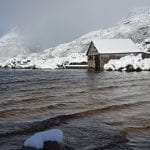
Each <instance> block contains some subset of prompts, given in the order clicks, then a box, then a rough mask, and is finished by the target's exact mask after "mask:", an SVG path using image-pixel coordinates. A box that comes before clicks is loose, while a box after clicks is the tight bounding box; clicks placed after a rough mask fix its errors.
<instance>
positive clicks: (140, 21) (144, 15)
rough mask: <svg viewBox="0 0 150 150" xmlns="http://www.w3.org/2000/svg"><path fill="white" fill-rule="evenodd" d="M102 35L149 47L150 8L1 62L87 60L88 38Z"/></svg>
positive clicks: (37, 64)
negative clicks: (37, 50)
mask: <svg viewBox="0 0 150 150" xmlns="http://www.w3.org/2000/svg"><path fill="white" fill-rule="evenodd" d="M102 38H130V39H132V40H133V41H134V42H135V43H137V45H138V46H139V47H140V48H142V49H143V50H144V51H150V8H147V9H144V10H142V9H141V10H140V9H139V10H136V11H133V12H131V13H130V15H129V16H128V17H127V18H125V19H123V20H121V21H120V22H119V23H118V24H116V26H114V27H111V28H108V29H101V30H98V31H94V32H90V33H88V34H85V35H83V36H81V37H80V38H78V39H76V40H74V41H72V42H70V43H66V44H61V45H58V46H57V47H54V48H49V49H46V50H44V51H43V52H40V53H33V54H30V55H29V56H26V55H23V56H17V57H15V58H11V59H10V58H9V59H7V60H5V61H4V59H3V60H2V59H1V60H0V66H2V67H10V68H11V67H13V68H28V67H29V68H30V67H31V68H32V67H34V68H52V69H53V68H57V66H58V65H62V64H69V63H71V62H83V61H86V56H85V53H86V51H87V49H88V47H89V44H90V42H91V40H96V39H102Z"/></svg>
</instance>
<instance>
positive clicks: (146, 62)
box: [104, 54, 150, 71]
mask: <svg viewBox="0 0 150 150" xmlns="http://www.w3.org/2000/svg"><path fill="white" fill-rule="evenodd" d="M104 70H106V71H142V70H143V71H150V58H146V59H142V55H141V54H139V55H137V56H134V55H132V54H131V55H128V56H125V57H122V58H120V59H112V60H110V61H109V62H108V63H107V64H105V65H104Z"/></svg>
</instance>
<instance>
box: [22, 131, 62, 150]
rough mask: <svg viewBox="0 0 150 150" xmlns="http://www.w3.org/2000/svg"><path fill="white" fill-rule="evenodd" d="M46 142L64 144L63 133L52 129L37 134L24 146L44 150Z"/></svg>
mask: <svg viewBox="0 0 150 150" xmlns="http://www.w3.org/2000/svg"><path fill="white" fill-rule="evenodd" d="M46 141H56V142H58V143H63V132H62V131H61V130H59V129H52V130H48V131H44V132H39V133H36V134H34V135H33V136H31V137H30V138H29V139H27V140H26V141H25V142H24V146H25V147H31V148H36V149H43V148H44V142H46Z"/></svg>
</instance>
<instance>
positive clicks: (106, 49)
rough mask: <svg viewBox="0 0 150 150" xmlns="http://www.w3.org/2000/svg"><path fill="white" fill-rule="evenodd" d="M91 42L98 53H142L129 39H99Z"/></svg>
mask: <svg viewBox="0 0 150 150" xmlns="http://www.w3.org/2000/svg"><path fill="white" fill-rule="evenodd" d="M92 42H93V44H94V46H95V47H96V48H97V50H98V52H99V53H130V52H142V51H141V50H140V49H139V48H138V47H137V46H136V44H135V43H133V41H132V40H131V39H101V40H93V41H92Z"/></svg>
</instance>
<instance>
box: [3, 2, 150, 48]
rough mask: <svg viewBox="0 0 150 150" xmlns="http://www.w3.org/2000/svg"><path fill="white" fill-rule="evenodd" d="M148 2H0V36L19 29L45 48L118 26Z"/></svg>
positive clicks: (26, 36) (25, 35)
mask: <svg viewBox="0 0 150 150" xmlns="http://www.w3.org/2000/svg"><path fill="white" fill-rule="evenodd" d="M149 5H150V1H149V0H0V22H1V23H0V34H1V35H2V34H4V33H5V32H6V31H8V30H10V29H11V28H13V27H14V26H18V28H19V29H20V32H21V34H22V35H23V36H24V37H25V40H27V41H28V42H31V43H35V44H40V45H41V46H42V47H43V48H46V47H51V46H55V45H57V44H59V43H64V42H69V41H71V40H73V39H75V38H77V37H79V36H80V35H82V34H84V33H87V32H89V31H92V30H96V29H100V28H106V27H109V26H112V25H113V24H115V23H116V22H117V21H118V20H120V19H121V18H122V17H124V16H126V15H127V14H128V12H129V11H130V10H131V9H133V8H135V7H142V6H149Z"/></svg>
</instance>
